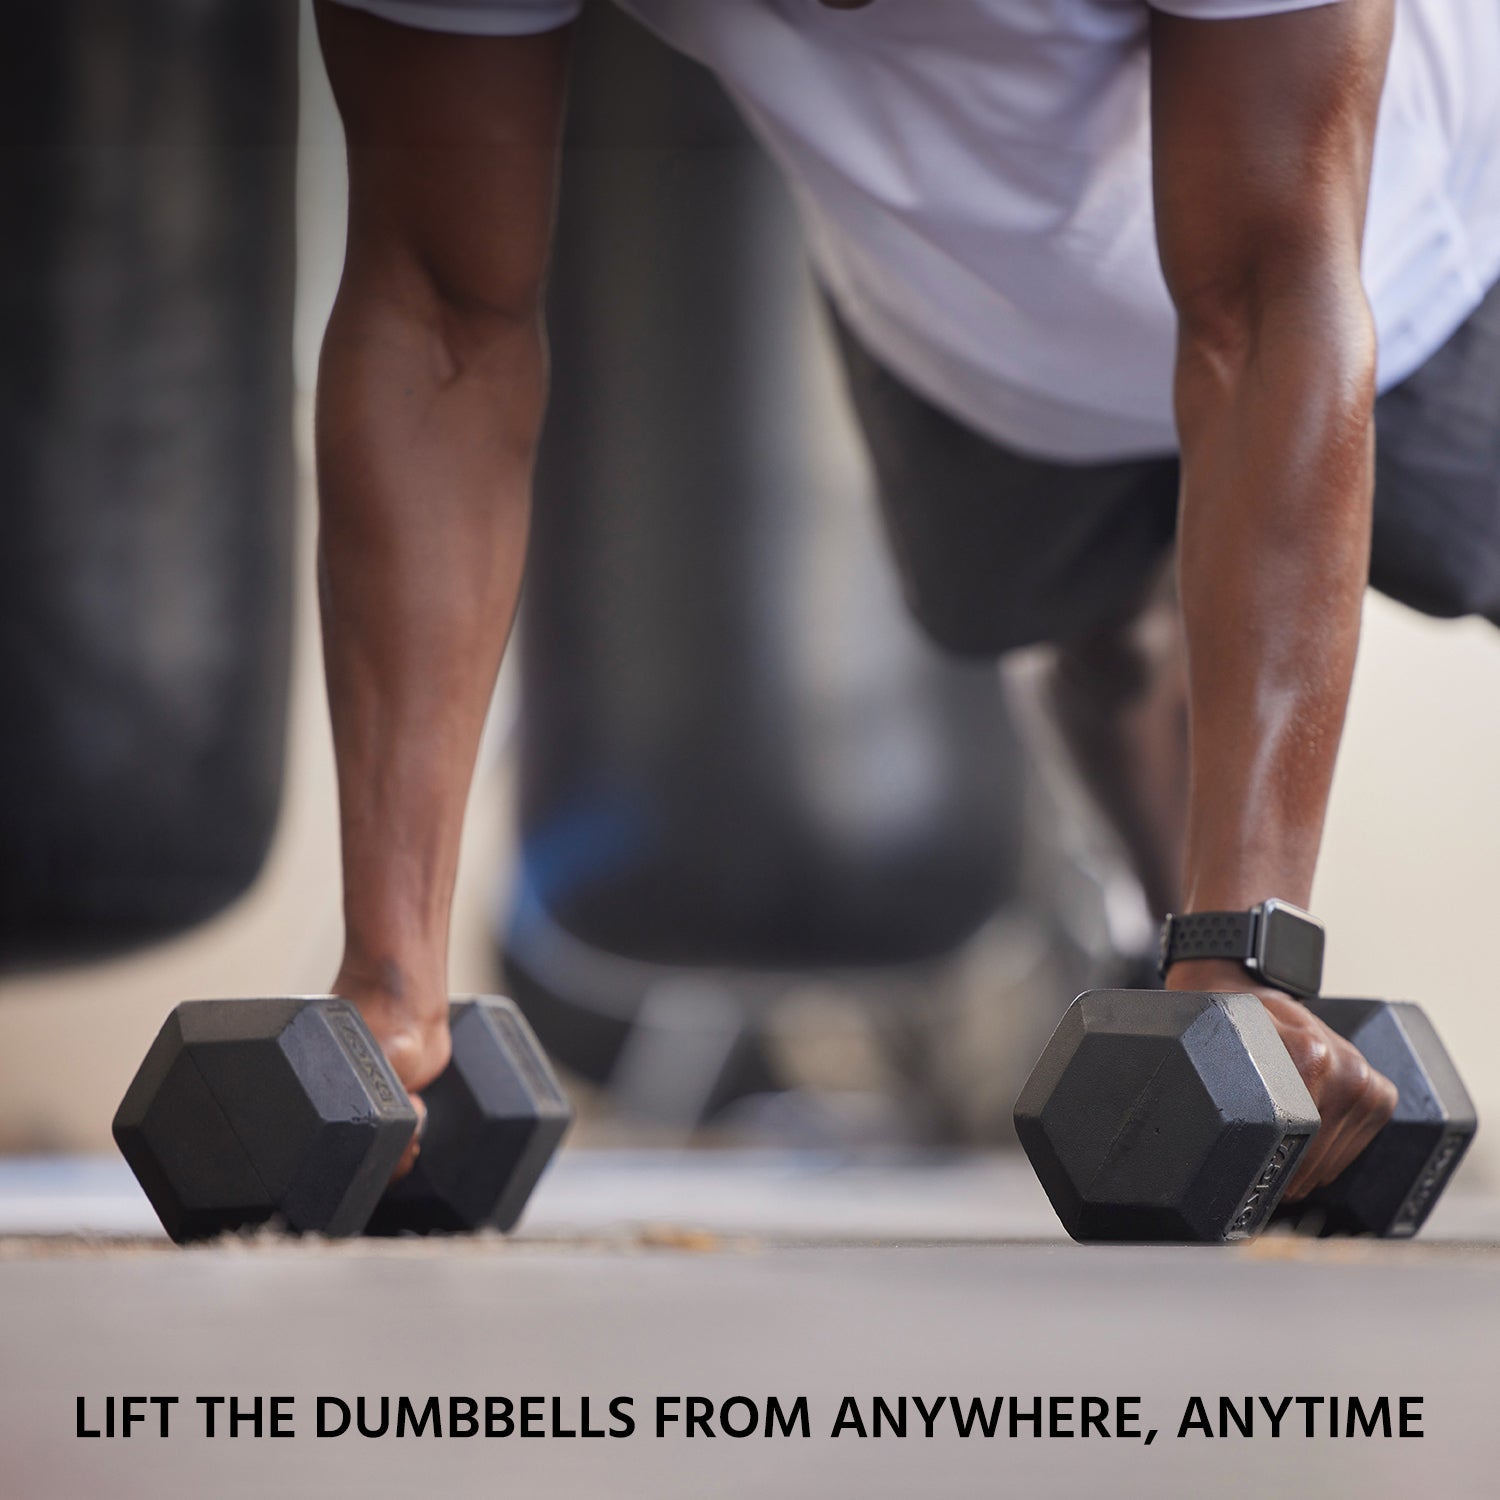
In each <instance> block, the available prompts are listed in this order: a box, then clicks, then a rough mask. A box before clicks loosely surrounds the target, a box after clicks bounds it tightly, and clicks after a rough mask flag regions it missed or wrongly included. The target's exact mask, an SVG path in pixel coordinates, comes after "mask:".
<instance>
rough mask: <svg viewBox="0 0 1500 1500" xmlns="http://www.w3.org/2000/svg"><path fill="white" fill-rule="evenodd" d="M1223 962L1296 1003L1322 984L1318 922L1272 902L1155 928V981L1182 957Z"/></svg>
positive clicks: (1169, 920) (1181, 919) (1206, 913)
mask: <svg viewBox="0 0 1500 1500" xmlns="http://www.w3.org/2000/svg"><path fill="white" fill-rule="evenodd" d="M1197 958H1227V959H1231V960H1233V962H1235V963H1238V964H1243V965H1244V966H1245V967H1246V968H1247V969H1248V970H1249V971H1250V972H1251V973H1252V974H1253V975H1254V976H1255V977H1256V978H1257V979H1258V980H1260V981H1261V982H1262V983H1263V984H1268V985H1270V986H1271V988H1272V989H1278V990H1285V991H1286V992H1287V994H1289V995H1295V996H1296V997H1297V998H1298V999H1299V1000H1305V999H1308V998H1310V997H1311V996H1313V995H1316V994H1317V993H1318V991H1319V990H1320V989H1321V988H1322V985H1323V924H1322V923H1321V922H1320V921H1318V919H1317V918H1316V917H1314V916H1310V915H1309V914H1308V913H1307V912H1305V911H1303V910H1302V908H1301V907H1300V906H1293V905H1292V904H1291V903H1290V902H1288V901H1277V900H1275V899H1274V898H1273V899H1271V900H1269V901H1262V902H1261V903H1260V905H1259V906H1252V907H1251V908H1250V910H1249V911H1196V912H1191V913H1189V914H1188V915H1187V916H1185V917H1168V918H1167V920H1166V921H1165V922H1163V923H1162V927H1161V962H1160V968H1161V977H1162V978H1163V979H1165V978H1166V977H1167V970H1168V969H1170V968H1171V967H1172V965H1173V964H1180V963H1182V962H1184V961H1185V960H1187V959H1197Z"/></svg>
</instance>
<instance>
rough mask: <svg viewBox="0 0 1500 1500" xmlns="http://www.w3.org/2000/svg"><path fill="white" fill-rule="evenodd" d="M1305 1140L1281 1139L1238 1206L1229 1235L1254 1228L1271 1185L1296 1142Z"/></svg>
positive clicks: (1281, 1171) (1294, 1138)
mask: <svg viewBox="0 0 1500 1500" xmlns="http://www.w3.org/2000/svg"><path fill="white" fill-rule="evenodd" d="M1306 1139H1307V1137H1306V1136H1302V1135H1286V1136H1283V1137H1282V1138H1281V1142H1280V1144H1279V1145H1278V1146H1277V1147H1276V1149H1275V1150H1274V1151H1273V1152H1272V1153H1271V1159H1270V1161H1268V1162H1267V1163H1266V1166H1265V1170H1264V1171H1263V1172H1262V1173H1261V1174H1260V1176H1259V1177H1257V1178H1256V1179H1255V1186H1254V1187H1252V1188H1251V1189H1250V1191H1249V1193H1248V1194H1247V1195H1246V1198H1245V1201H1244V1202H1243V1203H1242V1204H1241V1205H1240V1211H1239V1212H1238V1213H1237V1214H1236V1215H1235V1216H1234V1223H1233V1224H1232V1225H1231V1226H1230V1229H1229V1232H1230V1233H1231V1234H1248V1233H1249V1232H1250V1230H1251V1229H1252V1228H1254V1227H1255V1223H1256V1220H1257V1218H1259V1217H1260V1216H1261V1209H1262V1206H1263V1205H1264V1204H1265V1201H1266V1196H1267V1194H1268V1193H1269V1192H1270V1189H1271V1187H1272V1185H1273V1184H1274V1183H1275V1182H1276V1181H1277V1180H1278V1179H1279V1178H1280V1176H1281V1174H1282V1173H1283V1172H1284V1171H1285V1170H1286V1167H1287V1163H1288V1162H1289V1161H1290V1160H1291V1159H1292V1154H1293V1151H1294V1149H1295V1147H1296V1144H1297V1142H1298V1141H1304V1140H1306Z"/></svg>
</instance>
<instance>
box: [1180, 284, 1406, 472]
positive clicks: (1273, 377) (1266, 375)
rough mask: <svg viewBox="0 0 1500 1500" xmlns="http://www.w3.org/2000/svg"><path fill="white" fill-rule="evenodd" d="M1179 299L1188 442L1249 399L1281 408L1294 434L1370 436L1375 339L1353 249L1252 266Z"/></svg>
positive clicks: (1183, 431)
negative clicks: (1322, 256) (1337, 254)
mask: <svg viewBox="0 0 1500 1500" xmlns="http://www.w3.org/2000/svg"><path fill="white" fill-rule="evenodd" d="M1176 300H1177V313H1178V340H1177V382H1176V403H1177V418H1178V426H1179V429H1180V432H1181V435H1182V440H1183V445H1184V449H1185V450H1186V448H1187V446H1188V445H1189V443H1190V442H1191V441H1192V440H1193V437H1194V435H1195V434H1197V433H1199V432H1201V431H1203V430H1205V429H1211V428H1212V427H1214V426H1215V425H1217V424H1216V419H1217V418H1218V417H1220V416H1221V415H1223V414H1225V413H1227V412H1228V411H1230V410H1232V409H1233V408H1235V407H1236V406H1238V405H1239V404H1240V403H1242V402H1243V401H1244V400H1246V399H1248V398H1253V399H1255V400H1256V401H1257V402H1260V401H1265V400H1270V401H1271V402H1272V404H1273V405H1275V406H1279V407H1280V408H1282V410H1283V412H1284V413H1285V419H1286V430H1287V431H1288V432H1289V433H1290V432H1293V431H1296V430H1303V431H1309V430H1313V431H1322V432H1324V433H1328V432H1330V431H1338V432H1341V433H1343V434H1345V435H1346V436H1347V437H1349V438H1357V439H1359V440H1362V441H1363V440H1367V439H1368V434H1369V431H1370V429H1371V427H1372V424H1373V417H1374V405H1375V392H1376V365H1377V344H1376V334H1375V324H1374V319H1373V317H1372V316H1371V313H1370V305H1369V301H1368V299H1367V298H1366V296H1365V291H1364V286H1363V284H1362V283H1361V281H1360V277H1359V273H1358V269H1357V262H1356V261H1355V259H1354V257H1352V256H1350V257H1341V258H1339V259H1338V260H1330V259H1321V260H1320V259H1314V260H1312V261H1310V262H1309V261H1301V262H1297V261H1293V262H1292V263H1291V264H1275V263H1270V264H1264V265H1254V266H1250V267H1247V268H1245V270H1244V271H1243V273H1241V274H1238V275H1236V276H1235V277H1233V278H1232V279H1226V280H1222V281H1219V282H1217V283H1212V284H1209V285H1206V286H1204V287H1202V288H1200V289H1198V290H1196V291H1195V292H1194V293H1193V294H1192V295H1191V296H1179V297H1178V298H1177V299H1176Z"/></svg>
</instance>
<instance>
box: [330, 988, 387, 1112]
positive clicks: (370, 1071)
mask: <svg viewBox="0 0 1500 1500" xmlns="http://www.w3.org/2000/svg"><path fill="white" fill-rule="evenodd" d="M329 1019H330V1020H331V1021H332V1022H333V1025H334V1029H335V1031H337V1033H338V1036H339V1040H340V1041H342V1042H343V1044H344V1050H345V1051H346V1052H347V1053H348V1054H349V1056H350V1057H351V1058H352V1059H353V1061H354V1064H355V1066H356V1067H358V1069H359V1071H360V1072H361V1073H362V1074H363V1075H364V1079H365V1082H366V1083H368V1084H369V1085H370V1090H371V1092H372V1093H373V1094H374V1095H375V1097H376V1099H377V1100H378V1101H379V1103H380V1106H381V1108H382V1109H398V1108H399V1107H400V1106H401V1103H402V1100H401V1096H400V1095H399V1094H398V1093H397V1091H396V1090H395V1089H394V1088H392V1087H391V1083H390V1080H389V1079H388V1078H387V1077H386V1072H385V1066H384V1064H383V1063H382V1062H381V1061H380V1060H379V1059H378V1058H377V1057H376V1056H375V1055H374V1053H372V1052H371V1051H370V1049H369V1048H368V1047H367V1046H366V1045H365V1039H364V1035H363V1033H362V1031H361V1028H360V1023H359V1022H358V1021H357V1020H356V1019H355V1018H354V1017H353V1016H352V1015H351V1014H349V1013H348V1012H347V1011H344V1010H334V1011H331V1012H330V1014H329Z"/></svg>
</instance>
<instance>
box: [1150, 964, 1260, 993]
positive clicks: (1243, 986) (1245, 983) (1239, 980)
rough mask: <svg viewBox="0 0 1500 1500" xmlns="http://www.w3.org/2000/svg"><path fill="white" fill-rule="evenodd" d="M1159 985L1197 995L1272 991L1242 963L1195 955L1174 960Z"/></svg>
mask: <svg viewBox="0 0 1500 1500" xmlns="http://www.w3.org/2000/svg"><path fill="white" fill-rule="evenodd" d="M1162 987H1163V988H1164V989H1168V990H1178V991H1188V992H1192V993H1199V994H1210V995H1213V994H1223V995H1259V994H1265V993H1268V992H1270V993H1278V994H1279V993H1280V991H1271V990H1270V987H1269V986H1268V985H1266V984H1265V982H1264V981H1263V980H1260V979H1257V978H1256V976H1255V975H1254V974H1252V973H1251V972H1250V971H1249V969H1247V968H1246V967H1245V966H1244V965H1243V964H1240V963H1236V962H1235V961H1234V960H1233V959H1227V958H1194V959H1184V960H1183V961H1182V962H1181V963H1175V964H1173V965H1172V967H1171V968H1170V969H1169V970H1168V971H1167V977H1166V978H1165V979H1164V980H1163V981H1162Z"/></svg>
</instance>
